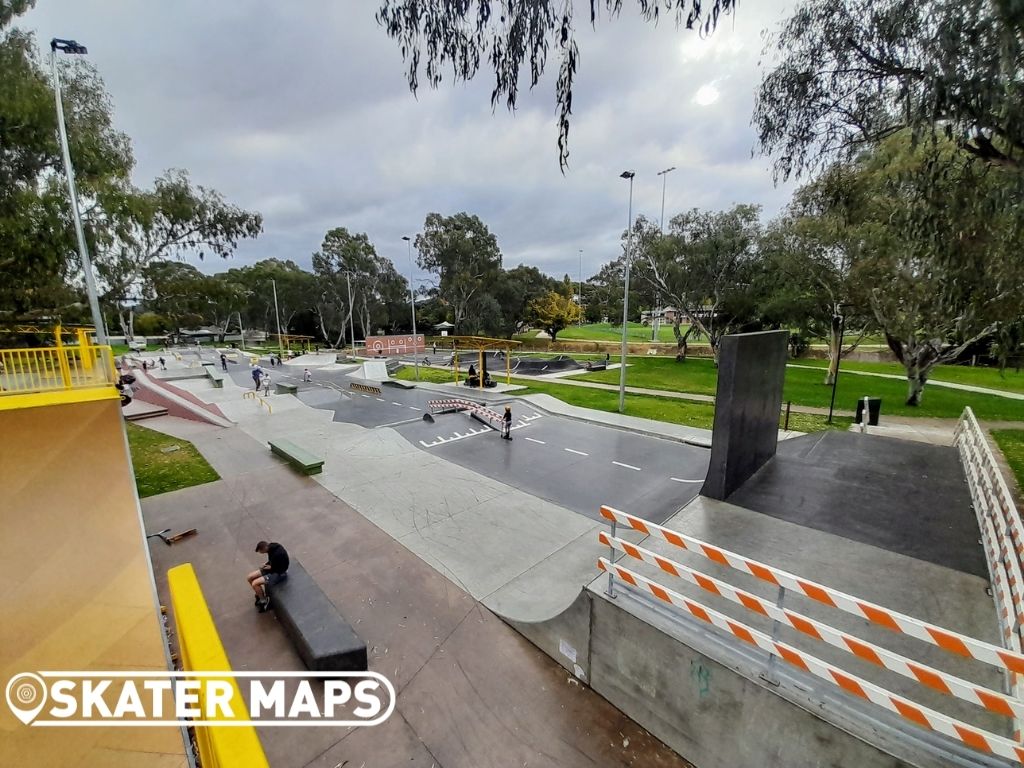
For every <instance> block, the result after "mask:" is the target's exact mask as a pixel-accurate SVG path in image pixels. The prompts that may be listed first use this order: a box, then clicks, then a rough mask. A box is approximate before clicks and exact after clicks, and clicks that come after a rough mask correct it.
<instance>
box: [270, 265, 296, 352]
mask: <svg viewBox="0 0 1024 768" xmlns="http://www.w3.org/2000/svg"><path fill="white" fill-rule="evenodd" d="M270 284H271V285H272V286H273V288H274V318H275V319H276V320H277V356H278V357H280V356H281V352H282V351H283V350H282V349H281V312H280V310H278V308H277V280H274V279H271V281H270ZM289 359H291V358H289Z"/></svg>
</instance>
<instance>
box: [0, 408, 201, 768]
mask: <svg viewBox="0 0 1024 768" xmlns="http://www.w3.org/2000/svg"><path fill="white" fill-rule="evenodd" d="M127 450H128V449H127V445H126V443H125V437H124V427H123V425H122V419H121V413H120V405H119V403H118V401H117V400H103V401H98V402H83V403H75V404H69V405H53V406H43V407H38V408H27V409H21V410H9V411H0V557H2V560H3V562H2V565H0V568H2V576H0V689H2V687H3V686H6V684H7V681H8V680H9V679H10V678H11V677H12V676H13V675H15V674H17V673H19V672H31V671H37V670H62V669H63V670H97V671H99V670H165V669H166V668H167V666H166V660H165V655H164V641H163V636H162V635H163V630H162V629H161V623H160V616H159V609H158V607H157V605H156V604H155V602H154V600H155V598H154V593H153V588H152V575H151V573H150V567H149V561H148V558H147V552H146V543H145V538H144V534H143V532H142V529H141V521H140V515H139V509H138V501H137V499H136V496H135V487H134V481H133V478H132V473H131V465H130V462H129V459H128V453H127ZM0 693H2V690H0ZM185 765H187V761H186V759H185V756H184V746H183V744H182V738H181V731H180V729H178V728H176V727H166V728H165V727H155V728H110V727H107V728H95V727H88V728H30V727H27V726H24V725H22V723H21V722H20V721H18V720H17V719H16V718H15V717H14V716H13V715H12V714H11V712H10V711H9V710H8V708H7V705H6V703H5V702H4V701H3V700H2V699H0V766H26V768H36V766H40V767H45V768H49V767H50V766H54V767H56V766H62V768H63V767H66V768H77V767H80V768H85V767H86V766H88V767H89V768H105V766H140V767H141V768H149V767H150V766H153V767H156V766H159V767H160V768H180V767H181V766H185Z"/></svg>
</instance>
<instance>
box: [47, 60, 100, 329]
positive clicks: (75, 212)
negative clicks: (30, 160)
mask: <svg viewBox="0 0 1024 768" xmlns="http://www.w3.org/2000/svg"><path fill="white" fill-rule="evenodd" d="M83 50H84V49H83ZM50 69H51V70H52V72H53V95H54V98H55V99H56V100H57V128H58V129H59V130H58V132H59V133H60V150H61V155H62V156H63V158H64V175H65V176H66V177H67V180H68V196H69V197H70V198H71V217H72V219H73V220H74V223H75V237H76V238H77V240H78V257H79V258H80V259H81V260H82V272H84V273H85V290H86V292H87V293H88V294H89V309H90V310H91V312H92V323H93V325H94V326H95V327H96V343H97V344H100V345H106V343H107V332H106V326H104V324H103V313H101V312H100V300H99V294H97V292H96V278H95V276H94V275H93V271H92V260H91V259H90V258H89V247H88V246H87V245H86V242H85V231H84V230H83V229H82V214H81V211H80V210H79V209H78V192H77V190H76V189H75V169H74V168H73V167H72V165H71V150H70V148H69V147H68V134H67V127H66V126H65V125H64V103H63V101H62V100H61V97H60V75H58V73H57V41H56V40H54V41H52V42H51V43H50Z"/></svg>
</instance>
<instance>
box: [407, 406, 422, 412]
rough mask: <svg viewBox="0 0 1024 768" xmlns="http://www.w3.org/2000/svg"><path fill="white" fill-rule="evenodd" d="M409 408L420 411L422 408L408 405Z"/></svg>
mask: <svg viewBox="0 0 1024 768" xmlns="http://www.w3.org/2000/svg"><path fill="white" fill-rule="evenodd" d="M409 409H410V410H413V411H422V410H423V409H422V408H417V407H416V406H415V405H410V406H409Z"/></svg>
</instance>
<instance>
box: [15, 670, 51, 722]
mask: <svg viewBox="0 0 1024 768" xmlns="http://www.w3.org/2000/svg"><path fill="white" fill-rule="evenodd" d="M6 695H7V706H8V707H10V708H11V712H13V713H14V716H15V717H16V718H18V719H19V720H21V722H22V723H24V724H25V725H28V724H29V723H31V722H32V721H33V720H35V717H36V715H38V714H39V710H41V709H42V708H43V706H44V705H45V704H46V683H45V682H44V681H43V678H41V677H40V676H39V675H35V674H33V673H31V672H22V673H21V674H20V675H15V676H14V677H12V678H11V679H10V681H8V683H7V691H6Z"/></svg>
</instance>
